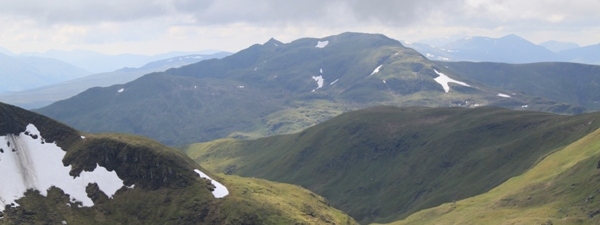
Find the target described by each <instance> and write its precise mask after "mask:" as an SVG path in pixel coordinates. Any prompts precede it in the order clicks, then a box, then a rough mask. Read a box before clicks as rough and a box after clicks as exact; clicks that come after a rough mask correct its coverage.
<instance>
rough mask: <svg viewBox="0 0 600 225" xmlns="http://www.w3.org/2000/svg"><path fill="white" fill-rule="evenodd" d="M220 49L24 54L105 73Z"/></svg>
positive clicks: (80, 51) (204, 53)
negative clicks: (136, 52) (139, 53)
mask: <svg viewBox="0 0 600 225" xmlns="http://www.w3.org/2000/svg"><path fill="white" fill-rule="evenodd" d="M217 52H220V51H217V50H205V51H198V52H168V53H163V54H158V55H153V56H148V55H138V54H120V55H108V54H103V53H99V52H94V51H88V50H73V51H61V50H50V51H46V52H44V53H34V52H31V53H22V54H21V55H23V56H36V57H45V58H53V59H58V60H61V61H64V62H67V63H70V64H73V65H75V66H77V67H80V68H83V69H85V70H87V71H90V72H92V73H104V72H112V71H115V70H118V69H122V68H124V67H133V68H137V67H141V66H143V65H145V64H147V63H149V62H153V61H158V60H163V59H169V58H173V57H177V56H183V55H196V54H201V55H207V54H214V53H217Z"/></svg>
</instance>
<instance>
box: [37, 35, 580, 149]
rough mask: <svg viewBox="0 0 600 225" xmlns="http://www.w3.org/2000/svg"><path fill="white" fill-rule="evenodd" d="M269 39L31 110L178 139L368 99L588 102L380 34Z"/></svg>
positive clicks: (539, 105)
mask: <svg viewBox="0 0 600 225" xmlns="http://www.w3.org/2000/svg"><path fill="white" fill-rule="evenodd" d="M271 42H272V43H271ZM275 42H276V41H275V40H270V41H268V42H266V44H255V45H252V46H250V47H249V48H247V49H244V50H242V51H240V52H238V53H236V54H233V55H230V56H228V57H225V58H223V59H218V60H216V59H215V60H205V61H201V62H198V63H196V64H191V65H188V66H184V67H181V68H177V69H170V70H167V71H165V72H164V73H155V74H149V75H146V76H143V77H141V78H139V79H137V80H135V81H132V82H129V83H126V84H123V85H116V86H112V87H107V88H100V89H90V90H88V91H86V92H83V93H81V94H80V95H77V96H74V97H73V98H71V99H67V100H64V101H59V102H56V103H54V104H52V105H50V106H47V107H44V108H41V109H38V110H37V112H40V113H43V114H45V115H48V116H50V117H53V118H55V119H59V120H62V121H64V122H66V123H68V124H70V125H72V126H74V127H76V128H79V129H82V130H86V131H92V132H101V131H118V132H129V133H136V134H141V135H145V136H149V137H151V138H154V139H157V140H159V141H161V142H162V143H165V144H168V145H185V144H190V143H194V142H198V141H207V140H212V139H217V138H223V137H236V138H241V139H247V138H255V137H261V136H267V135H276V134H284V133H292V132H296V131H300V130H302V129H303V128H306V127H309V126H312V125H314V124H317V123H320V122H322V121H324V120H326V119H329V118H332V117H333V116H336V115H338V114H339V113H340V112H344V111H350V110H356V109H360V108H365V107H370V106H375V105H397V106H415V105H419V106H443V107H446V106H462V107H478V106H485V105H494V106H502V107H507V108H513V109H520V110H523V106H527V109H530V110H542V111H552V112H558V113H581V112H584V111H585V110H586V109H585V108H583V107H581V106H578V105H574V104H569V103H564V102H558V101H555V100H548V99H543V98H539V97H535V96H528V95H524V94H520V93H514V94H513V93H505V91H503V90H500V89H498V88H493V87H489V86H487V85H484V84H482V83H480V82H477V81H475V80H473V79H466V78H464V77H461V76H460V74H456V73H454V72H452V71H451V70H449V69H447V68H445V67H440V66H438V65H436V64H435V63H434V62H431V61H429V60H427V59H426V58H425V57H424V56H423V55H421V54H419V53H418V52H416V51H415V50H413V49H410V48H406V47H404V46H403V45H402V44H401V43H400V42H399V41H397V40H393V39H391V38H388V37H386V36H384V35H381V34H361V33H342V34H339V35H333V36H328V37H323V38H301V39H298V40H295V41H292V42H290V43H287V44H277V45H276V44H275ZM437 78H440V79H437ZM455 81H458V82H455ZM448 83H450V84H449V85H448ZM463 84H465V85H463ZM446 85H447V86H446ZM446 87H447V89H446ZM120 90H123V92H121V91H120ZM90 102H96V104H90ZM84 106H85V107H84ZM164 115H171V116H164ZM209 118H210V119H209ZM90 121H97V122H90ZM92 123H93V124H92Z"/></svg>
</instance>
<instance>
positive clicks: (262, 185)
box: [0, 103, 355, 224]
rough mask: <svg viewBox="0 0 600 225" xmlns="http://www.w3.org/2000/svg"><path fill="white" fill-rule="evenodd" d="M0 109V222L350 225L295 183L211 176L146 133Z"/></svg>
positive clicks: (19, 110) (347, 218) (22, 111)
mask: <svg viewBox="0 0 600 225" xmlns="http://www.w3.org/2000/svg"><path fill="white" fill-rule="evenodd" d="M0 115H2V120H1V122H0V136H1V137H0V139H1V140H2V141H1V142H0V172H2V174H3V176H2V180H1V181H0V201H1V203H2V204H1V205H0V223H2V224H61V223H62V224H355V222H354V220H352V218H350V217H348V216H346V215H344V214H343V213H341V212H340V211H338V210H335V209H333V208H331V207H330V206H328V204H327V201H326V200H325V199H323V198H322V197H320V196H317V195H315V194H313V193H311V192H309V191H306V190H304V189H302V188H300V187H297V186H292V185H285V184H277V183H273V182H268V181H265V180H260V179H249V178H240V177H236V176H223V177H221V176H215V175H214V174H212V173H209V172H206V171H205V170H204V169H202V168H201V167H200V166H199V165H198V164H196V163H194V162H193V161H192V160H191V159H190V158H188V157H186V156H185V155H184V154H182V153H181V152H180V151H179V150H176V149H172V148H169V147H166V146H164V145H161V144H159V143H157V142H154V141H152V140H149V139H146V138H142V137H137V136H131V135H123V134H88V133H82V132H79V131H76V130H74V129H72V128H70V127H67V126H65V125H63V124H61V123H58V122H56V121H53V120H51V119H49V118H46V117H44V116H41V115H38V114H34V113H31V112H28V111H26V110H23V109H21V108H17V107H14V106H10V105H5V104H2V103H0ZM213 178H214V179H213Z"/></svg>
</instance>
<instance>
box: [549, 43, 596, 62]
mask: <svg viewBox="0 0 600 225" xmlns="http://www.w3.org/2000/svg"><path fill="white" fill-rule="evenodd" d="M558 53H559V54H560V55H561V57H563V58H564V59H566V60H567V61H569V62H579V63H587V64H597V65H600V44H596V45H589V46H584V47H580V48H574V49H569V50H564V51H560V52H558Z"/></svg>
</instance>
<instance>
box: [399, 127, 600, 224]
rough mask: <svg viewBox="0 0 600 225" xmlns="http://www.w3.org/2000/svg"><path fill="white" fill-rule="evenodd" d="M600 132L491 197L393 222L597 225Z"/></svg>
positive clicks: (546, 160)
mask: <svg viewBox="0 0 600 225" xmlns="http://www.w3.org/2000/svg"><path fill="white" fill-rule="evenodd" d="M599 161H600V130H597V131H595V132H593V133H591V134H589V135H587V136H585V137H584V138H582V139H580V140H578V141H577V142H574V143H572V144H570V145H569V146H567V147H565V148H563V149H561V150H559V151H556V152H554V153H552V154H550V155H548V156H547V157H545V158H544V159H543V160H541V161H540V162H539V163H538V164H537V165H536V166H535V167H533V168H531V169H530V170H528V171H527V172H525V173H524V174H522V175H519V176H517V177H513V178H511V179H509V180H508V181H506V182H504V183H503V184H501V185H500V186H498V187H496V188H494V189H492V190H490V191H489V192H487V193H484V194H481V195H478V196H475V197H472V198H467V199H464V200H461V201H457V202H455V203H446V204H442V205H440V206H438V207H435V208H431V209H427V210H423V211H420V212H418V213H415V214H413V215H411V216H409V217H408V218H406V219H405V220H402V221H397V222H394V223H391V224H394V225H401V224H445V225H450V224H465V225H467V224H546V225H549V224H554V225H560V224H598V223H600V215H599V214H600V211H599V208H600V201H599V200H598V197H600V196H599V194H600V191H599V190H600V170H599V166H598V165H599V164H598V163H599Z"/></svg>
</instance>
